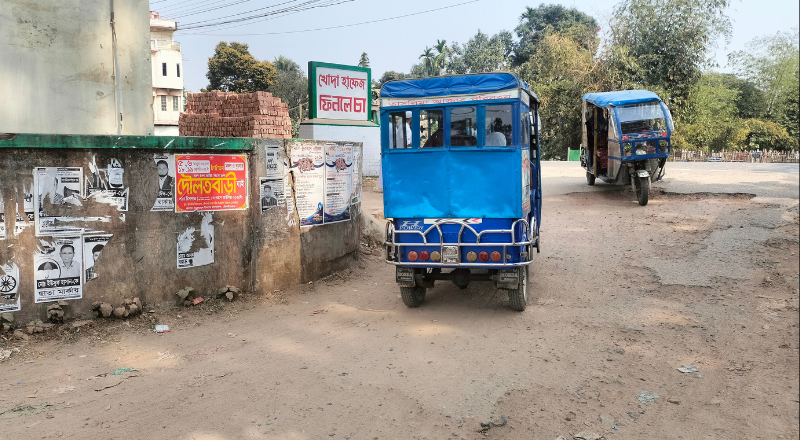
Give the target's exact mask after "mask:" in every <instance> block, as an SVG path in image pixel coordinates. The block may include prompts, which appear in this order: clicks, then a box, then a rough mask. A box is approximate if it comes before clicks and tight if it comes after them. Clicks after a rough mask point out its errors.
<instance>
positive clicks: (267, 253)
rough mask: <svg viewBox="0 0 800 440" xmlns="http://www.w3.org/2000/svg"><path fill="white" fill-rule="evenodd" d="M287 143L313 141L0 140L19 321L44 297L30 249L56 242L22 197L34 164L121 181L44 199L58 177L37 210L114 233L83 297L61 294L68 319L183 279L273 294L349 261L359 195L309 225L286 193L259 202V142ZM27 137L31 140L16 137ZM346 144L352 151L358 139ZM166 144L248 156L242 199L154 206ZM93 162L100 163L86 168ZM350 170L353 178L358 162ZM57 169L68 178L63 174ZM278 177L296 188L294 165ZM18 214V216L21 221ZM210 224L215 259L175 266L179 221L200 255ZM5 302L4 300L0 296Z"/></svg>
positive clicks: (263, 147) (153, 298)
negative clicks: (100, 189) (332, 216)
mask: <svg viewBox="0 0 800 440" xmlns="http://www.w3.org/2000/svg"><path fill="white" fill-rule="evenodd" d="M22 138H25V139H23V140H20V139H22ZM203 139H205V140H203ZM291 142H313V141H289V140H278V139H248V140H243V139H231V138H164V137H121V138H120V137H118V136H108V137H106V136H89V137H69V136H55V137H48V136H40V137H32V136H27V137H25V136H22V137H17V138H15V139H13V140H10V141H4V140H0V199H1V200H2V202H3V208H4V209H3V211H4V213H5V223H4V225H5V229H6V232H5V238H4V239H0V266H4V265H5V266H6V268H8V267H9V266H11V265H15V266H16V267H17V268H18V275H17V283H18V292H17V296H18V298H19V301H20V306H21V310H20V311H17V312H14V314H15V316H16V322H17V323H26V322H28V321H30V320H35V319H41V320H43V321H46V319H47V315H46V308H47V306H48V305H49V304H50V303H49V302H42V303H36V302H35V297H36V292H35V290H36V289H35V286H36V283H37V282H39V281H40V278H42V277H41V274H43V272H42V270H44V269H47V267H46V265H45V264H44V263H42V261H44V260H42V259H41V258H40V259H39V260H37V259H36V257H35V256H36V255H41V254H42V252H43V251H47V247H48V246H53V245H54V244H53V242H54V239H53V238H52V237H51V236H47V235H46V234H44V233H43V234H40V235H41V236H36V225H35V223H36V221H31V222H29V221H27V214H26V212H25V211H26V210H30V206H29V205H30V204H28V206H26V204H25V196H26V194H30V195H31V196H32V197H34V198H38V197H39V196H38V195H37V194H36V192H37V188H40V187H46V186H47V185H49V182H50V180H51V179H52V176H53V175H55V174H51V175H47V176H45V177H39V179H40V180H41V181H45V183H46V184H41V183H40V184H38V186H37V185H34V175H35V174H36V173H35V172H34V170H36V169H42V168H46V169H48V170H57V169H66V168H70V167H71V168H80V169H82V171H81V173H82V174H83V176H84V182H83V185H95V183H94V182H95V180H96V179H95V177H94V176H95V175H99V176H100V180H103V179H105V180H106V181H114V182H116V183H119V184H121V186H119V187H118V189H117V190H116V191H112V192H109V193H105V196H104V195H103V194H96V195H95V196H90V197H84V198H77V197H72V198H71V200H72V202H70V203H62V204H52V203H50V200H51V198H57V197H62V196H64V195H65V194H68V193H69V190H68V189H64V188H62V187H60V186H58V184H56V186H55V188H56V189H55V190H54V192H55V193H57V194H58V196H57V197H53V196H52V195H50V194H45V197H44V201H43V202H42V204H41V208H42V209H43V210H44V211H46V214H47V216H39V219H40V220H39V221H41V219H42V218H45V217H46V218H50V217H54V218H56V219H57V220H56V221H55V225H56V226H57V227H58V226H65V225H66V226H65V227H67V226H69V227H75V228H85V231H84V232H83V233H82V234H78V233H75V234H68V235H81V236H83V237H86V236H95V235H102V234H107V235H108V234H111V235H112V237H111V238H110V239H109V240H108V242H107V243H106V244H105V247H104V248H103V249H102V253H101V254H100V257H99V258H98V259H97V260H96V261H94V263H93V264H94V265H93V267H92V273H91V274H87V273H85V270H86V268H87V267H86V266H84V268H83V270H84V273H83V282H82V298H81V299H70V300H68V301H67V303H68V306H67V307H65V308H64V309H65V310H66V318H67V319H69V318H75V319H78V318H87V317H91V316H92V311H91V310H92V304H93V303H95V302H108V303H111V304H113V305H117V304H120V303H121V302H122V301H123V300H124V299H126V298H133V297H138V298H140V299H141V300H142V301H143V302H144V303H145V304H146V305H147V306H149V307H158V306H165V305H167V306H172V305H174V304H176V303H177V299H178V298H177V296H176V295H175V293H176V292H177V291H178V290H179V289H181V288H183V287H185V286H192V287H194V288H195V289H196V290H197V291H198V295H199V296H208V295H210V294H212V293H214V292H215V291H216V289H219V288H220V287H224V286H226V285H233V286H237V287H239V288H241V289H242V290H244V291H246V292H272V291H274V290H275V289H283V288H287V287H290V286H292V285H295V284H298V283H305V282H308V281H312V280H316V279H319V278H321V277H324V276H326V275H328V274H330V273H332V272H333V271H336V270H341V269H344V268H346V267H347V266H348V265H349V264H350V263H351V262H353V261H354V260H355V259H356V258H357V256H358V243H359V239H360V235H359V234H360V228H359V225H360V222H361V210H360V202H359V203H355V204H353V205H351V206H350V216H351V219H350V220H349V221H342V222H339V223H334V224H323V225H317V226H303V227H301V226H300V219H299V217H298V213H297V210H296V209H294V206H296V204H295V203H294V201H290V202H288V203H282V204H281V205H277V206H271V207H268V208H266V209H262V199H261V195H262V194H261V191H262V188H261V187H260V182H261V179H262V178H264V177H266V174H267V172H266V170H267V163H266V162H267V155H266V153H265V152H266V151H267V147H273V149H272V151H273V152H274V151H275V149H276V148H277V150H278V151H281V152H282V154H284V155H286V154H288V155H291V151H288V153H287V148H289V149H290V148H291V146H290V143H291ZM115 143H116V145H115ZM26 144H38V147H27V148H22V147H20V148H17V147H13V145H16V146H22V145H26ZM328 144H329V145H330V144H331V143H328ZM350 144H351V145H352V146H354V148H355V149H356V150H358V151H359V153H360V149H361V144H358V143H350ZM9 145H12V147H9ZM81 146H86V147H85V148H81ZM237 148H238V149H237ZM169 154H204V155H208V154H211V155H238V156H241V155H244V156H246V160H247V182H246V185H247V190H248V195H247V202H248V207H247V209H243V210H236V211H217V212H209V213H198V212H184V213H176V212H174V209H168V208H170V207H168V206H167V207H166V208H165V207H164V206H163V205H162V206H161V208H160V209H162V210H160V211H154V210H153V209H154V206H156V205H157V204H158V203H157V199H159V200H161V199H163V200H166V197H162V196H166V193H164V192H163V191H161V187H162V184H161V183H160V175H159V170H158V167H159V165H158V164H157V160H156V158H158V157H161V156H163V155H169ZM290 162H291V160H290V159H289V158H288V157H287V163H290ZM120 169H121V170H122V173H120V172H119V170H120ZM93 170H97V172H96V173H94V174H93ZM50 172H51V173H56V172H58V171H50ZM354 172H355V173H358V174H359V175H358V178H359V179H360V167H359V169H358V170H355V169H354ZM111 176H113V178H112V177H111ZM59 178H60V179H62V180H68V179H66V178H64V177H63V175H62V176H61V177H59ZM285 182H287V183H288V185H289V187H287V188H284V192H285V193H287V192H290V191H289V190H290V189H292V191H291V192H290V194H294V192H293V191H294V190H293V188H294V180H293V178H292V176H291V174H290V175H289V177H288V178H286V179H285ZM67 186H68V184H67ZM273 186H274V185H273ZM126 190H127V196H126V198H125V200H124V204H125V205H126V206H125V209H126V210H122V209H121V208H122V206H121V205H120V203H121V202H120V200H119V199H120V198H119V197H118V198H116V199H115V198H114V197H113V196H114V195H120V194H123V193H125V191H126ZM38 191H39V192H42V190H41V189H38ZM44 191H45V192H46V191H47V190H46V189H45V190H44ZM292 197H293V196H292ZM29 198H30V196H29ZM75 199H77V200H75ZM163 200H162V201H163ZM118 202H120V203H118ZM37 209H38V208H37ZM18 214H19V217H20V219H21V221H18V220H17V215H18ZM58 219H67V220H65V221H59V220H58ZM209 227H210V228H211V229H212V230H213V246H212V249H213V262H211V263H209V264H200V265H197V266H194V267H188V268H182V269H179V268H178V267H177V266H178V265H179V264H180V263H179V259H180V258H181V257H180V255H181V254H179V252H180V247H181V246H182V245H185V242H182V239H183V238H185V236H186V234H187V231H194V232H193V237H194V241H193V242H192V243H191V245H190V246H186V248H185V249H184V250H187V251H190V252H195V251H199V252H200V253H202V252H204V250H203V249H204V248H207V247H208V244H209V243H208V240H207V239H206V238H205V236H204V235H203V234H204V233H205V232H203V231H208V230H209ZM42 228H45V227H44V226H42V227H41V228H40V229H42ZM92 230H97V232H92ZM190 235H192V233H190ZM48 242H49V243H50V244H49V245H48ZM55 246H56V248H55V249H53V251H52V252H50V253H49V254H47V255H46V256H47V257H48V258H53V259H55V261H56V262H57V263H58V264H62V263H63V262H62V260H61V256H60V250H62V248H59V247H58V245H57V244H56V245H55ZM86 249H89V248H86ZM206 250H207V249H206ZM83 253H84V254H87V255H88V254H89V253H90V252H89V251H88V250H86V251H84V252H83ZM200 253H198V255H200ZM195 259H196V260H200V259H201V257H196V258H195ZM43 266H44V267H43ZM0 275H2V272H0ZM95 275H96V278H93V279H89V278H90V276H95ZM10 302H11V301H10V300H8V299H3V300H2V301H0V306H1V305H3V304H5V305H8V304H9V303H10Z"/></svg>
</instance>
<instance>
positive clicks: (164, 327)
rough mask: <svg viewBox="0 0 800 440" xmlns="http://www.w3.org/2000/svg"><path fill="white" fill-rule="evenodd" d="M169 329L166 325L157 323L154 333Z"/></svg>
mask: <svg viewBox="0 0 800 440" xmlns="http://www.w3.org/2000/svg"><path fill="white" fill-rule="evenodd" d="M168 331H169V326H168V325H157V326H156V333H165V332H168Z"/></svg>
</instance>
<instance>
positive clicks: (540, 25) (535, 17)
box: [513, 3, 600, 66]
mask: <svg viewBox="0 0 800 440" xmlns="http://www.w3.org/2000/svg"><path fill="white" fill-rule="evenodd" d="M599 30H600V27H599V26H598V25H597V21H596V20H595V19H594V18H593V17H591V16H589V15H587V14H585V13H583V12H581V11H579V10H577V9H575V8H565V7H563V6H561V5H552V4H551V5H545V4H544V3H542V4H540V5H539V6H538V7H536V8H531V7H530V6H528V7H526V8H525V12H523V13H522V15H520V17H519V25H518V26H517V28H516V29H515V32H516V34H517V37H518V38H519V43H517V46H516V49H515V51H514V56H513V65H514V66H520V65H522V64H525V63H526V62H527V61H528V60H529V59H530V58H531V56H532V55H533V54H534V53H535V52H536V50H537V48H538V47H539V44H540V42H541V41H542V39H544V38H545V37H546V36H547V35H550V34H554V33H558V34H561V35H563V36H567V37H570V38H571V39H572V40H574V41H575V42H577V43H578V44H579V45H580V46H581V47H583V48H584V49H586V50H587V51H589V52H590V53H592V54H594V53H595V52H596V51H597V46H598V43H599V39H598V38H597V32H598V31H599Z"/></svg>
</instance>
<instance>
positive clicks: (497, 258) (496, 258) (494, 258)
mask: <svg viewBox="0 0 800 440" xmlns="http://www.w3.org/2000/svg"><path fill="white" fill-rule="evenodd" d="M490 258H491V259H492V261H494V262H495V263H497V262H498V261H500V258H501V255H500V252H497V251H494V252H492V255H490Z"/></svg>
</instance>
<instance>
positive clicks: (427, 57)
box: [419, 47, 436, 76]
mask: <svg viewBox="0 0 800 440" xmlns="http://www.w3.org/2000/svg"><path fill="white" fill-rule="evenodd" d="M419 58H420V59H421V60H422V66H423V67H424V68H425V74H426V75H428V76H433V65H434V59H435V58H436V57H435V56H434V55H433V49H431V48H430V47H426V48H425V52H422V55H420V56H419Z"/></svg>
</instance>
